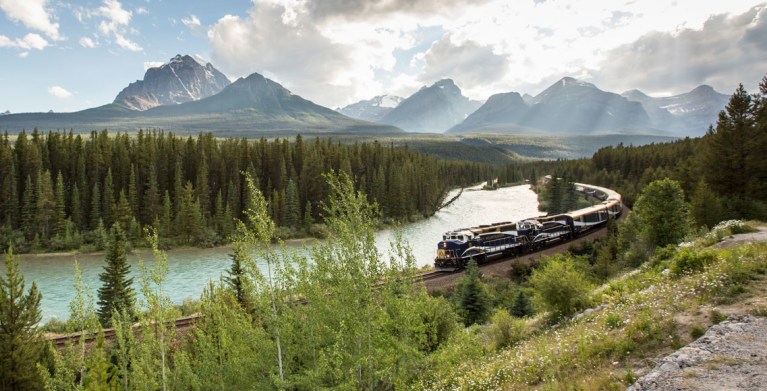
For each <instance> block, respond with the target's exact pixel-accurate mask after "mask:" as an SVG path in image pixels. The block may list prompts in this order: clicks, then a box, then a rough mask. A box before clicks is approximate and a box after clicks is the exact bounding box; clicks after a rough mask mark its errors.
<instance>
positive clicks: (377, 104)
mask: <svg viewBox="0 0 767 391" xmlns="http://www.w3.org/2000/svg"><path fill="white" fill-rule="evenodd" d="M402 100H403V98H401V97H399V96H394V95H378V96H376V97H373V98H372V99H368V100H361V101H359V102H357V103H353V104H350V105H348V106H345V107H343V108H340V109H338V110H337V111H338V112H339V113H341V114H343V115H346V116H349V117H352V118H356V119H361V120H363V121H372V122H377V121H380V120H381V119H383V117H385V116H386V114H389V112H390V111H392V110H393V109H394V108H395V107H397V106H398V105H399V104H400V102H402Z"/></svg>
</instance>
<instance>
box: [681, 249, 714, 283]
mask: <svg viewBox="0 0 767 391" xmlns="http://www.w3.org/2000/svg"><path fill="white" fill-rule="evenodd" d="M715 259H716V254H715V253H713V252H711V251H705V250H704V251H696V250H694V249H693V248H692V247H685V248H683V249H681V250H679V252H677V253H676V255H674V257H673V258H672V259H671V267H670V270H671V273H673V274H674V275H675V276H679V275H681V274H683V273H690V272H696V271H700V270H703V268H704V267H706V265H708V264H710V263H711V262H713V261H714V260H715Z"/></svg>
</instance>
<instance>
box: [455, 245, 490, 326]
mask: <svg viewBox="0 0 767 391" xmlns="http://www.w3.org/2000/svg"><path fill="white" fill-rule="evenodd" d="M480 275H481V272H480V271H479V267H477V262H476V261H474V260H473V259H472V260H471V261H469V264H468V265H467V266H466V271H465V272H464V275H463V278H462V279H461V282H460V283H459V284H458V288H457V291H456V294H455V300H456V304H457V306H458V312H459V313H460V314H461V317H462V318H463V323H464V324H465V325H466V326H470V325H473V324H475V323H479V324H482V323H485V322H486V321H487V319H488V317H489V316H490V311H491V310H492V303H491V301H490V300H491V299H490V294H489V293H488V290H487V286H486V285H485V283H483V282H482V280H481V279H480Z"/></svg>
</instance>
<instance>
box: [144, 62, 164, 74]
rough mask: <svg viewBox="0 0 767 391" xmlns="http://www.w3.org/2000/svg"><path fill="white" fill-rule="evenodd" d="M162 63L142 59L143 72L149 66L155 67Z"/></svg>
mask: <svg viewBox="0 0 767 391" xmlns="http://www.w3.org/2000/svg"><path fill="white" fill-rule="evenodd" d="M162 64H164V62H162V61H144V72H146V70H147V69H149V68H157V67H159V66H161V65H162Z"/></svg>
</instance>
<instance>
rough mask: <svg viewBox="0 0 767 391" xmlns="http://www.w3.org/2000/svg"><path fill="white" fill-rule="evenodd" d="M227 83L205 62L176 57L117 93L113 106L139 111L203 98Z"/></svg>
mask: <svg viewBox="0 0 767 391" xmlns="http://www.w3.org/2000/svg"><path fill="white" fill-rule="evenodd" d="M229 84H230V82H229V79H228V78H227V77H226V76H225V75H224V74H223V73H221V72H220V71H218V70H217V69H216V68H215V67H213V65H212V64H210V63H209V62H206V61H204V60H202V59H201V58H197V57H196V56H190V55H188V54H185V55H181V54H177V55H176V56H174V57H173V58H171V59H170V61H168V62H167V63H165V64H163V65H161V66H159V67H154V68H149V69H147V70H146V73H144V78H143V79H141V80H137V81H136V82H134V83H131V84H130V85H128V87H126V88H125V89H123V90H122V91H120V93H119V94H118V95H117V97H116V98H115V100H114V103H115V104H117V105H120V106H123V107H126V108H128V109H130V110H137V111H143V110H147V109H151V108H153V107H157V106H164V105H173V104H179V103H184V102H191V101H195V100H199V99H202V98H206V97H208V96H211V95H214V94H216V93H218V92H220V91H221V90H222V89H224V87H226V86H227V85H229Z"/></svg>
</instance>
